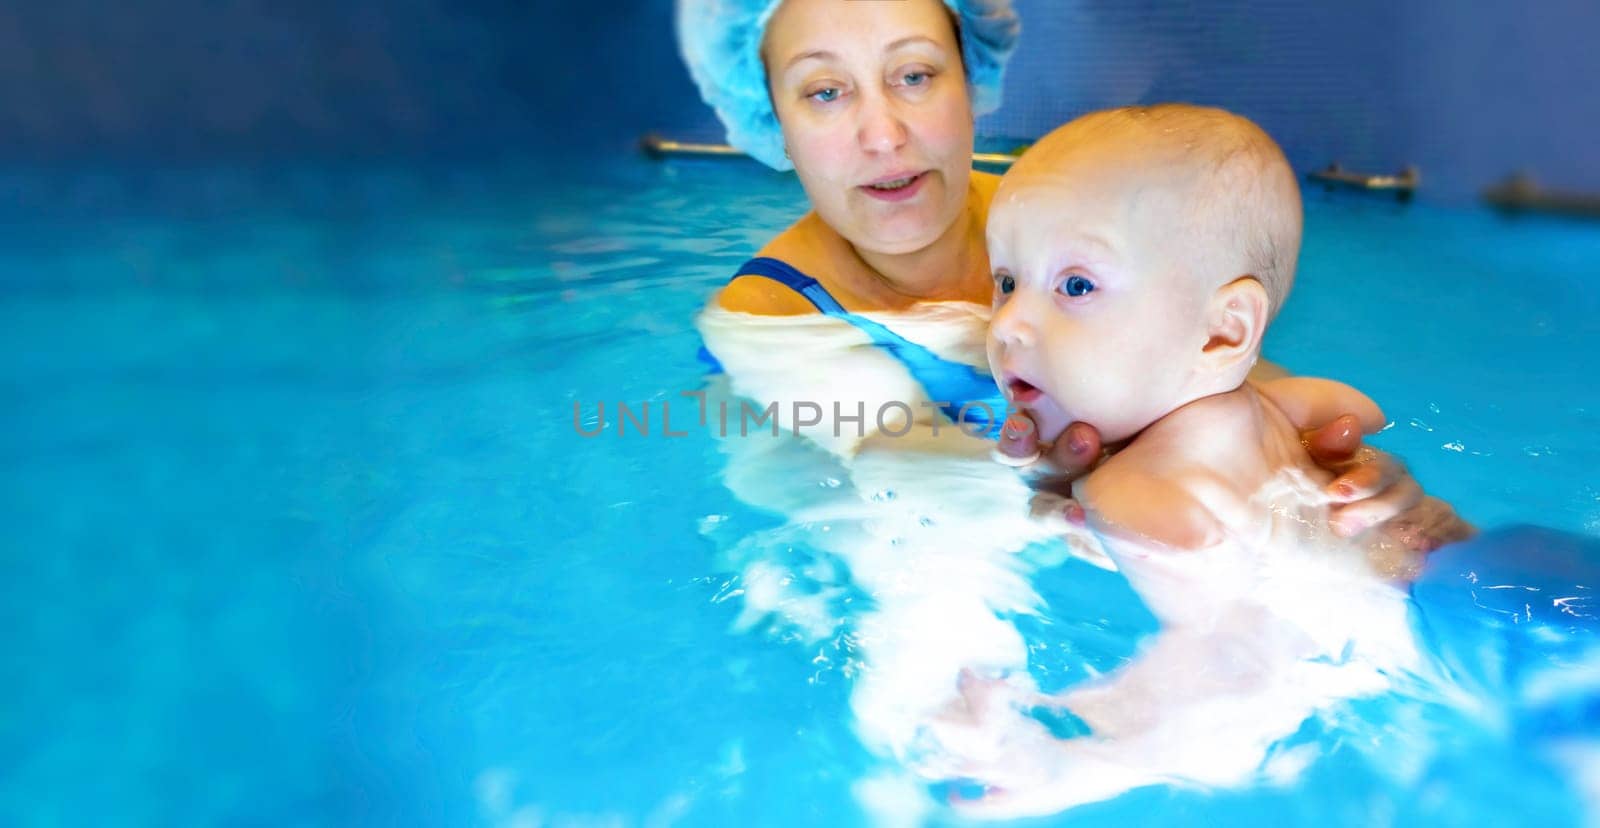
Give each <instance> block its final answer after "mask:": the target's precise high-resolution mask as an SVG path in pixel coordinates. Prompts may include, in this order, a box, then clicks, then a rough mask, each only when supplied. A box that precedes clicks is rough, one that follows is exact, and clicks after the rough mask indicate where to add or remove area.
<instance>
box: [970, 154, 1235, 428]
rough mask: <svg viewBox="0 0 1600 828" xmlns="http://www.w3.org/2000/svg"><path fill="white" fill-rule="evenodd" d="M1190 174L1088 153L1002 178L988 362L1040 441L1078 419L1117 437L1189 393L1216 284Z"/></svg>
mask: <svg viewBox="0 0 1600 828" xmlns="http://www.w3.org/2000/svg"><path fill="white" fill-rule="evenodd" d="M1182 175H1183V173H1182V171H1175V170H1170V169H1162V167H1161V166H1160V165H1150V167H1149V168H1147V169H1139V168H1137V167H1135V166H1132V165H1129V164H1125V163H1120V162H1119V160H1118V159H1112V158H1105V157H1097V155H1096V154H1093V153H1089V154H1084V155H1082V156H1079V157H1075V158H1073V159H1071V160H1070V161H1068V162H1066V163H1064V164H1059V165H1052V166H1051V167H1050V168H1049V169H1048V170H1041V171H1038V172H1031V171H1030V172H1028V173H1025V174H1024V173H1023V172H1022V171H1020V170H1019V171H1018V172H1017V173H1013V174H1011V175H1007V176H1006V178H1005V179H1004V180H1003V181H1002V182H1001V185H1000V189H999V192H998V193H997V194H996V195H995V199H994V204H993V206H992V207H991V208H990V213H989V223H988V244H989V260H990V264H991V267H992V269H993V272H994V277H995V291H994V302H995V312H994V319H993V322H992V324H991V327H990V331H989V364H990V366H991V368H992V369H993V371H994V376H995V381H996V382H998V383H999V384H1000V387H1001V390H1002V391H1004V392H1005V394H1006V397H1007V399H1009V400H1010V402H1011V405H1012V407H1013V408H1016V409H1022V410H1026V411H1028V412H1030V413H1032V414H1033V415H1034V418H1035V421H1036V422H1037V423H1038V425H1039V427H1040V432H1041V437H1042V438H1043V439H1045V440H1053V439H1055V437H1056V436H1057V435H1058V434H1059V433H1060V432H1061V430H1062V429H1063V428H1065V427H1066V426H1067V425H1068V424H1069V423H1071V422H1073V421H1076V420H1081V421H1083V422H1087V423H1089V424H1091V425H1093V426H1095V427H1096V428H1097V429H1099V431H1100V434H1101V437H1102V439H1104V440H1106V441H1107V442H1111V441H1117V440H1122V439H1125V438H1128V437H1130V436H1132V435H1134V434H1136V433H1138V432H1139V431H1140V430H1141V429H1143V428H1145V427H1146V426H1148V425H1149V424H1151V423H1152V422H1154V421H1155V420H1157V419H1159V418H1160V417H1162V416H1165V415H1166V414H1167V413H1169V412H1170V411H1172V410H1173V409H1174V408H1176V407H1177V406H1178V405H1181V404H1182V403H1184V402H1187V401H1188V400H1190V399H1193V398H1194V396H1195V395H1194V394H1193V389H1194V387H1195V384H1196V377H1195V368H1196V365H1197V363H1198V358H1199V356H1200V354H1201V349H1202V348H1203V347H1204V346H1205V344H1206V325H1205V318H1204V317H1205V313H1206V308H1207V302H1208V300H1209V298H1210V295H1209V294H1210V291H1208V290H1206V289H1205V286H1204V284H1203V280H1201V279H1196V278H1193V277H1192V275H1191V273H1190V268H1191V267H1194V266H1198V265H1197V263H1196V262H1195V261H1194V258H1195V257H1194V256H1192V255H1191V253H1192V252H1195V251H1191V250H1189V249H1187V248H1189V247H1190V245H1189V244H1188V243H1187V242H1186V239H1187V238H1188V234H1187V233H1186V232H1185V225H1186V224H1187V223H1188V222H1187V220H1186V218H1185V216H1187V215H1188V213H1187V211H1186V210H1185V209H1184V207H1185V205H1184V204H1183V200H1184V197H1185V196H1184V194H1185V193H1187V192H1190V190H1188V189H1186V188H1184V187H1183V186H1181V185H1182Z"/></svg>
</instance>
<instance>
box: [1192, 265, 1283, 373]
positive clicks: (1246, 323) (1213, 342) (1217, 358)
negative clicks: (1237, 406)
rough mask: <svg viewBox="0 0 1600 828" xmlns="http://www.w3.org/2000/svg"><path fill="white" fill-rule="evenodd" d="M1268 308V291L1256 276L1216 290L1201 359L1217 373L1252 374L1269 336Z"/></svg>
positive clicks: (1208, 309) (1234, 281) (1209, 313)
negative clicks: (1250, 371) (1262, 346)
mask: <svg viewBox="0 0 1600 828" xmlns="http://www.w3.org/2000/svg"><path fill="white" fill-rule="evenodd" d="M1267 305H1268V302H1267V291H1266V288H1264V287H1262V286H1261V282H1259V281H1257V280H1256V278H1255V277H1254V276H1240V277H1239V278H1237V279H1234V280H1233V281H1231V282H1229V283H1227V284H1225V285H1223V286H1222V287H1219V288H1217V292H1216V293H1214V294H1212V295H1211V303H1210V305H1209V306H1207V308H1206V344H1205V347H1204V348H1202V349H1201V353H1202V355H1203V357H1202V358H1203V359H1204V360H1205V361H1206V362H1208V363H1210V364H1211V365H1212V367H1213V369H1214V370H1216V371H1218V372H1228V371H1230V370H1231V369H1238V368H1243V369H1244V370H1245V371H1249V370H1250V366H1251V365H1254V364H1255V361H1256V356H1257V354H1258V353H1259V352H1260V350H1261V337H1262V336H1264V335H1265V334H1266V332H1267ZM1243 381H1244V375H1243V374H1240V382H1243Z"/></svg>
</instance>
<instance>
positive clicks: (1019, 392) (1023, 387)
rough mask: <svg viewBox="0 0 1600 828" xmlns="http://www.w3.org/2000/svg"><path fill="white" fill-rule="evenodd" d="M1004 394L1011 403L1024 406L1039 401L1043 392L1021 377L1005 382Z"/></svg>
mask: <svg viewBox="0 0 1600 828" xmlns="http://www.w3.org/2000/svg"><path fill="white" fill-rule="evenodd" d="M1006 394H1007V396H1009V397H1010V398H1011V401H1012V402H1014V403H1019V404H1023V405H1026V404H1028V403H1031V402H1033V401H1034V400H1037V399H1039V398H1040V397H1041V396H1043V395H1044V392H1043V391H1040V390H1039V388H1038V387H1037V386H1035V385H1034V384H1033V383H1031V382H1028V381H1027V380H1025V379H1022V378H1021V377H1012V378H1011V379H1010V380H1007V381H1006Z"/></svg>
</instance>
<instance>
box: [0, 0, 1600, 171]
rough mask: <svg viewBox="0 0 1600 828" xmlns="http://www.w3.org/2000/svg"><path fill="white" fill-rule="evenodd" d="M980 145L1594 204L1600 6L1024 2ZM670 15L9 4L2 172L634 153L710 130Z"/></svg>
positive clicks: (3, 28)
mask: <svg viewBox="0 0 1600 828" xmlns="http://www.w3.org/2000/svg"><path fill="white" fill-rule="evenodd" d="M1018 6H1019V8H1020V9H1021V11H1022V13H1023V16H1024V34H1023V42H1022V46H1021V48H1020V50H1019V52H1018V54H1017V57H1016V60H1015V62H1014V63H1013V69H1012V72H1011V75H1010V79H1009V83H1008V85H1007V86H1008V88H1007V93H1006V98H1007V104H1006V107H1005V109H1003V110H1002V111H1001V112H999V113H996V114H995V115H993V116H990V117H988V118H986V119H985V120H984V122H983V124H982V125H981V126H982V128H983V129H984V130H986V131H988V132H992V133H1001V134H1009V135H1016V136H1024V137H1025V136H1032V135H1037V134H1038V133H1040V132H1042V131H1044V130H1047V129H1049V128H1050V127H1052V126H1054V125H1055V124H1057V123H1059V122H1061V121H1063V120H1065V119H1067V118H1070V117H1071V116H1072V115H1074V114H1076V113H1079V112H1082V111H1085V110H1087V109H1092V108H1097V107H1102V106H1109V105H1115V104H1122V103H1130V102H1151V101H1159V100H1193V101H1200V102H1206V103H1214V104H1219V105H1223V106H1227V107H1229V108H1232V109H1235V110H1238V111H1240V112H1243V113H1245V114H1248V115H1250V116H1252V117H1254V118H1256V119H1257V120H1258V121H1260V122H1261V123H1262V124H1263V125H1264V126H1266V127H1267V128H1268V129H1269V130H1270V131H1271V132H1272V133H1273V134H1274V135H1276V136H1277V137H1278V138H1279V140H1280V141H1281V142H1282V143H1283V144H1284V145H1285V147H1286V148H1287V149H1288V151H1289V153H1290V156H1291V158H1292V159H1293V160H1294V161H1295V162H1296V163H1297V164H1298V165H1300V166H1302V167H1309V166H1314V165H1321V164H1323V163H1326V162H1327V161H1329V160H1333V159H1339V160H1341V161H1343V162H1345V163H1346V164H1347V165H1349V166H1356V167H1362V168H1372V169H1377V170H1388V169H1391V168H1397V167H1399V166H1400V165H1402V164H1404V163H1408V162H1410V163H1418V164H1420V165H1421V166H1422V168H1423V171H1424V176H1425V180H1426V183H1427V187H1428V189H1427V192H1429V193H1430V194H1435V195H1439V196H1441V197H1453V196H1464V195H1468V194H1470V193H1472V192H1475V191H1476V190H1477V189H1479V188H1481V187H1482V186H1483V185H1485V184H1487V183H1489V182H1491V181H1493V180H1494V179H1496V178H1498V177H1499V176H1501V175H1503V174H1505V173H1506V172H1509V171H1511V170H1513V169H1518V168H1523V169H1527V170H1530V171H1532V172H1534V173H1535V174H1536V175H1537V176H1539V177H1540V178H1541V179H1543V180H1545V181H1547V182H1548V183H1550V184H1554V185H1563V186H1568V187H1572V188H1579V189H1588V190H1600V140H1597V139H1596V138H1595V136H1596V135H1597V134H1600V94H1597V93H1596V91H1595V90H1594V89H1593V85H1594V80H1595V78H1597V77H1600V50H1597V49H1595V48H1594V47H1593V45H1592V43H1593V41H1594V38H1595V36H1596V33H1600V2H1595V0H1541V2H1537V3H1521V4H1513V3H1508V2H1503V1H1497V2H1486V3H1474V4H1470V5H1469V4H1467V3H1460V2H1443V0H1406V1H1405V2H1401V3H1399V4H1394V3H1388V2H1381V0H1350V2H1345V3H1338V4H1332V3H1305V2H1290V1H1289V0H1238V2H1215V1H1205V0H1189V1H1188V2H1183V0H1165V1H1164V2H1160V1H1158V0H1018ZM671 18H672V15H671V9H670V2H669V0H608V2H605V3H603V4H596V3H542V2H541V3H529V2H513V1H512V0H462V1H461V2H448V1H447V0H386V1H380V0H322V1H321V2H312V0H219V1H218V2H206V1H205V0H153V1H152V2H149V3H143V4H135V5H116V4H111V5H107V4H104V3H94V2H88V0H57V2H50V3H42V2H32V3H28V2H18V3H11V4H4V5H0V102H3V104H4V105H3V106H0V164H17V163H34V162H41V161H43V162H51V163H73V162H90V163H102V162H107V161H117V160H123V159H140V160H147V159H155V160H162V161H185V160H192V159H213V158H222V159H228V158H235V159H237V158H243V159H258V158H275V157H304V156H313V157H333V158H358V157H360V158H366V157H384V158H389V157H395V158H409V157H439V156H445V157H451V156H462V157H481V156H482V155H484V154H495V153H499V154H511V155H515V154H521V153H530V152H551V151H561V152H571V151H574V148H577V149H578V151H588V150H594V149H599V150H600V151H604V152H623V151H627V148H628V147H629V145H630V144H631V143H632V142H633V140H634V139H635V138H636V137H637V135H639V134H640V133H641V132H643V131H646V130H648V129H651V128H659V129H663V130H668V131H672V132H678V133H684V134H698V135H707V134H714V133H715V124H714V123H713V122H712V120H711V117H710V114H709V113H708V112H707V111H706V110H705V108H704V107H703V106H701V105H700V103H699V101H698V100H697V99H696V97H695V94H694V90H693V87H692V86H691V84H690V83H689V81H688V78H687V76H686V74H685V73H684V71H683V69H682V67H681V66H680V65H679V63H678V61H677V57H676V53H675V51H674V46H673V43H672V40H671V37H670V26H671Z"/></svg>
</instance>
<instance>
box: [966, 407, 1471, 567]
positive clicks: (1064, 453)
mask: <svg viewBox="0 0 1600 828" xmlns="http://www.w3.org/2000/svg"><path fill="white" fill-rule="evenodd" d="M1361 434H1362V432H1361V421H1360V419H1359V418H1357V417H1356V416H1354V415H1350V414H1346V415H1343V416H1340V417H1336V418H1334V420H1333V421H1332V422H1330V423H1327V424H1326V425H1323V426H1321V427H1320V428H1314V429H1309V430H1307V431H1303V432H1302V433H1301V438H1302V440H1303V441H1304V443H1305V446H1306V450H1307V451H1308V452H1309V453H1310V455H1311V459H1312V460H1314V461H1315V462H1316V463H1317V465H1319V466H1322V467H1323V468H1325V469H1327V470H1329V471H1331V472H1333V473H1335V474H1337V475H1338V477H1337V478H1335V479H1334V480H1333V482H1332V483H1329V484H1328V486H1327V490H1326V491H1327V494H1328V496H1329V498H1330V499H1331V500H1332V501H1333V502H1334V504H1335V505H1334V506H1333V507H1332V509H1331V510H1330V511H1329V516H1328V521H1329V524H1330V526H1331V528H1332V529H1333V531H1334V533H1335V534H1337V535H1341V536H1344V537H1349V536H1351V535H1355V534H1359V533H1360V532H1362V531H1363V530H1366V529H1374V530H1375V531H1377V532H1379V533H1381V534H1383V535H1384V536H1385V537H1387V538H1388V539H1390V540H1392V541H1393V542H1394V543H1396V544H1398V545H1399V546H1400V547H1401V548H1404V549H1407V550H1410V551H1413V552H1432V551H1433V550H1435V549H1438V548H1439V547H1441V546H1444V545H1445V544H1448V543H1454V542H1455V541H1458V540H1465V539H1467V538H1470V537H1472V536H1473V535H1474V534H1476V533H1477V530H1475V529H1474V528H1473V527H1472V525H1471V524H1469V523H1467V522H1466V521H1464V520H1462V519H1461V517H1460V516H1459V515H1457V514H1456V513H1455V510H1454V509H1452V508H1450V504H1448V503H1445V502H1444V501H1442V500H1439V499H1438V498H1436V497H1428V496H1426V495H1425V494H1424V493H1423V491H1422V487H1421V486H1420V485H1418V483H1417V481H1416V479H1415V478H1413V477H1412V476H1411V473H1410V472H1409V471H1407V470H1406V467H1405V464H1403V463H1401V462H1400V461H1399V460H1397V459H1395V457H1394V456H1393V455H1390V454H1386V453H1384V452H1381V451H1378V450H1376V449H1374V448H1371V447H1370V446H1363V445H1362V444H1361ZM1101 449H1102V446H1101V443H1100V432H1098V431H1096V430H1095V428H1094V426H1092V425H1089V424H1088V423H1073V424H1072V425H1070V426H1067V428H1066V430H1064V431H1062V432H1061V436H1060V437H1059V438H1057V439H1056V441H1055V442H1054V443H1050V444H1044V443H1041V442H1040V441H1039V429H1038V428H1037V427H1036V426H1035V425H1034V423H1033V420H1032V419H1030V418H1029V417H1028V415H1027V414H1026V413H1025V412H1020V411H1016V412H1012V413H1011V416H1009V417H1007V418H1006V422H1005V426H1004V427H1003V428H1002V429H1001V432H1000V443H999V446H998V447H997V449H996V450H997V451H998V452H999V453H1000V454H1002V455H1004V456H1005V457H1006V458H1008V459H1009V461H1010V462H1013V463H1015V464H1017V465H1024V466H1029V467H1030V468H1031V469H1032V470H1034V471H1035V472H1037V477H1036V479H1035V481H1034V486H1035V488H1038V489H1040V490H1042V491H1050V492H1055V493H1057V494H1061V495H1066V494H1068V493H1069V492H1070V488H1071V485H1072V481H1073V480H1076V479H1077V478H1079V477H1082V476H1083V475H1085V474H1087V473H1089V472H1090V471H1092V470H1093V469H1094V467H1095V466H1097V465H1099V464H1100V461H1101V460H1102V459H1104V452H1103V451H1102V450H1101ZM1030 458H1032V459H1030Z"/></svg>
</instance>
